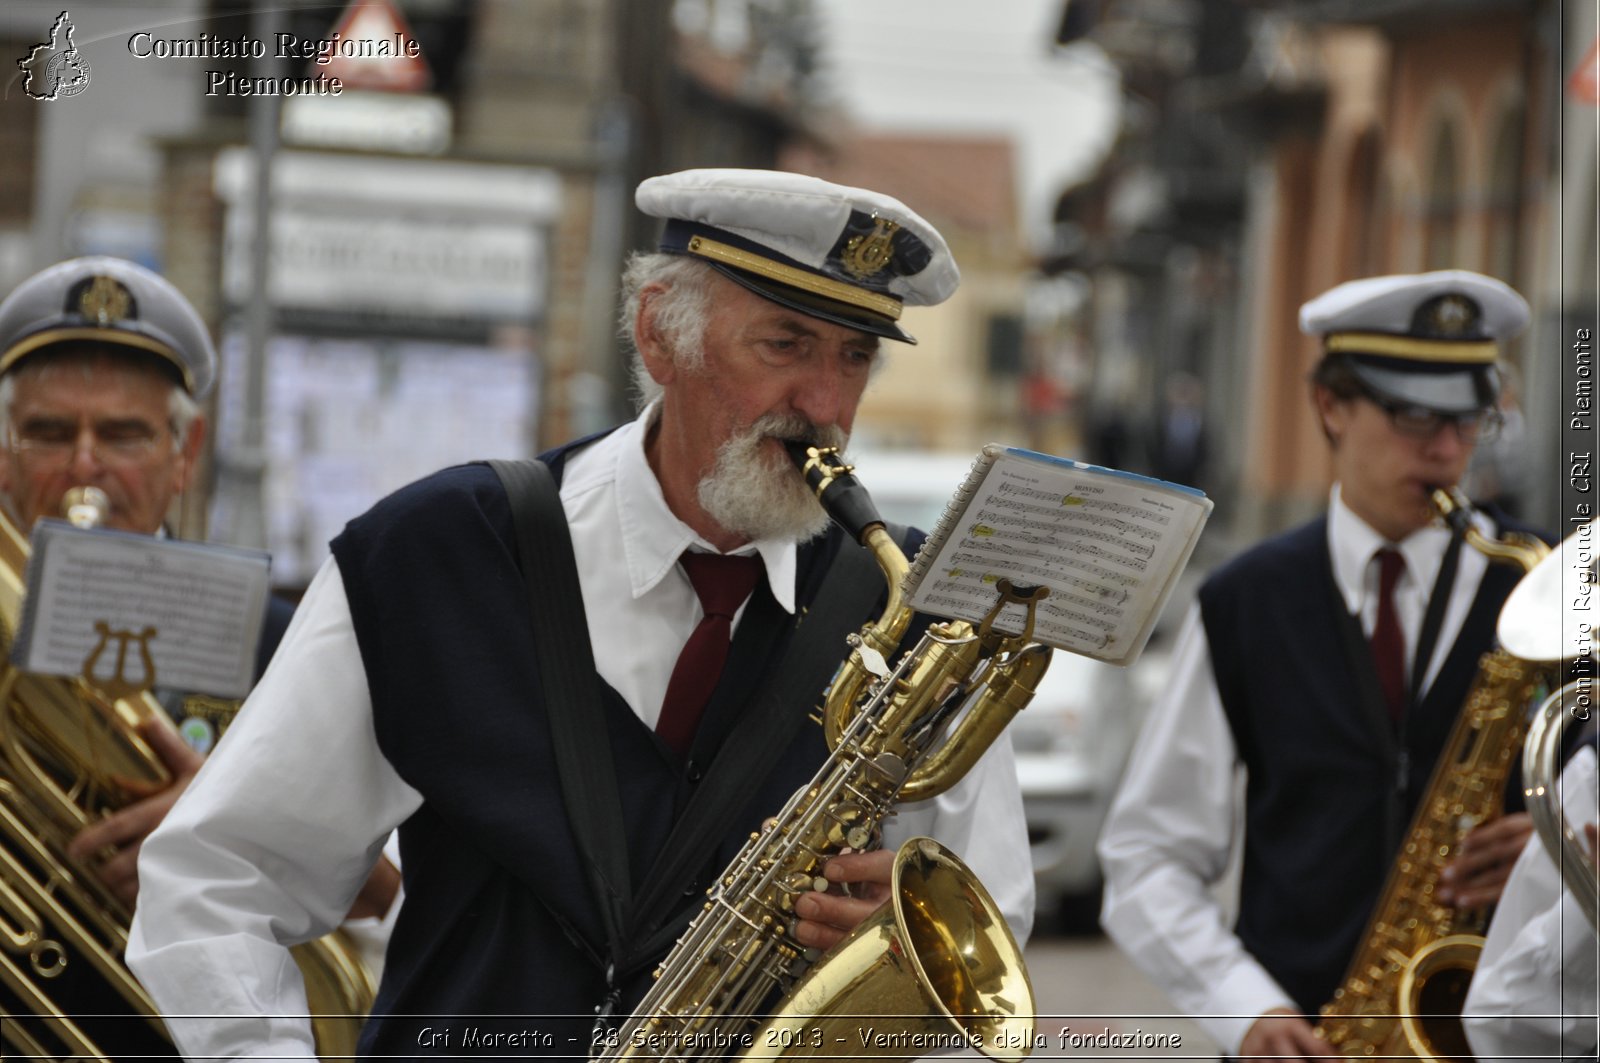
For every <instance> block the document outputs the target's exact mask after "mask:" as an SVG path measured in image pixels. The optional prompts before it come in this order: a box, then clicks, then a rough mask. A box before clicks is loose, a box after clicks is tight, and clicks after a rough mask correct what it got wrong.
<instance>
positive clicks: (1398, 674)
mask: <svg viewBox="0 0 1600 1063" xmlns="http://www.w3.org/2000/svg"><path fill="white" fill-rule="evenodd" d="M1377 557H1378V622H1377V623H1376V624H1375V625H1373V628H1372V660H1373V662H1374V663H1375V664H1376V665H1377V666H1378V685H1379V686H1380V687H1382V688H1383V700H1384V701H1385V702H1387V703H1388V706H1389V718H1390V719H1392V720H1398V719H1399V718H1400V713H1401V712H1402V711H1403V710H1404V709H1405V705H1406V637H1405V635H1404V633H1402V632H1401V630H1400V617H1399V615H1398V614H1397V613H1396V612H1395V611H1394V585H1395V584H1396V583H1398V582H1399V581H1400V573H1402V572H1404V571H1405V570H1406V561H1405V558H1403V557H1401V556H1400V551H1398V550H1393V549H1390V548H1388V547H1385V548H1384V549H1382V550H1379V551H1378V553H1377Z"/></svg>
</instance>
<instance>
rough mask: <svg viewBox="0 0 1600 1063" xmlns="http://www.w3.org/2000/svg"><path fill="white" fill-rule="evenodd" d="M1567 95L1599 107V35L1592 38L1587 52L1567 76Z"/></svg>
mask: <svg viewBox="0 0 1600 1063" xmlns="http://www.w3.org/2000/svg"><path fill="white" fill-rule="evenodd" d="M1567 95H1568V96H1570V97H1572V98H1573V99H1574V100H1576V101H1578V102H1579V103H1587V104H1588V105H1589V106H1591V107H1600V37H1596V38H1595V39H1594V44H1592V45H1591V46H1590V47H1589V54H1588V55H1586V56H1584V57H1583V62H1581V63H1579V64H1578V67H1577V69H1576V70H1574V71H1573V72H1572V75H1571V76H1570V77H1568V78H1567Z"/></svg>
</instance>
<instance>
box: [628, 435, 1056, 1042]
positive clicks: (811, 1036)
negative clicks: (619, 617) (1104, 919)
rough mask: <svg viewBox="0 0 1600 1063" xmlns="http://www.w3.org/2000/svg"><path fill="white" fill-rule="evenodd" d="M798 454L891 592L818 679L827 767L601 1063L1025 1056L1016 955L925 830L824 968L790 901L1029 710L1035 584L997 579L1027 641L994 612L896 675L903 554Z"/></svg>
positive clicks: (687, 941) (694, 931) (761, 840)
mask: <svg viewBox="0 0 1600 1063" xmlns="http://www.w3.org/2000/svg"><path fill="white" fill-rule="evenodd" d="M790 454H791V456H792V457H793V458H794V460H795V462H796V463H797V464H799V465H800V466H801V468H802V471H803V473H804V475H805V477H806V480H807V482H808V483H809V484H810V485H811V486H812V488H813V490H815V491H816V493H817V495H818V497H819V498H820V499H821V501H822V504H823V506H824V508H826V509H827V510H828V513H829V515H830V516H832V517H833V518H834V520H835V521H837V522H838V523H839V524H840V525H841V526H842V527H844V528H845V529H846V530H847V531H848V532H850V533H851V535H852V536H854V537H855V538H856V539H857V540H858V541H860V542H862V543H863V545H865V546H867V547H868V548H869V549H871V550H872V552H873V557H874V559H875V560H876V561H877V563H878V567H879V568H880V569H881V570H882V573H883V577H884V579H885V581H886V582H887V583H888V587H889V601H888V604H887V606H886V607H885V609H884V612H883V614H882V615H881V616H880V618H879V619H878V620H877V621H875V622H874V623H871V624H868V625H867V626H866V627H865V628H864V629H863V630H862V631H861V632H860V634H858V635H854V636H851V639H850V642H851V645H852V646H853V651H852V652H851V654H850V657H849V659H848V660H847V661H846V662H845V663H844V664H843V665H842V666H841V668H840V671H839V673H838V675H837V676H836V677H835V679H834V682H833V684H832V685H831V686H830V687H829V690H828V694H827V699H826V705H825V707H824V710H823V711H824V714H825V718H824V721H823V725H824V733H825V734H826V737H827V740H828V746H829V749H830V750H831V751H832V752H831V754H830V756H829V758H828V759H827V761H826V762H825V763H824V764H823V766H822V768H821V769H820V770H819V771H818V773H817V774H816V775H815V776H814V777H813V779H812V781H811V782H810V783H809V784H808V785H807V786H805V787H802V788H801V789H800V790H799V791H798V792H796V793H795V794H794V795H793V796H792V797H791V798H790V799H789V801H788V803H787V804H786V805H785V806H784V808H783V810H782V811H781V812H779V813H778V815H777V816H776V817H775V818H774V819H772V820H770V821H769V822H768V824H767V826H766V827H765V828H764V829H763V830H762V831H760V832H759V833H757V834H754V835H752V836H751V838H750V841H749V842H748V843H746V845H745V846H744V848H743V849H742V850H741V851H740V853H739V855H738V856H736V857H735V858H734V861H733V863H732V864H730V865H729V866H728V867H727V868H726V869H725V870H724V871H723V873H722V874H721V875H720V876H719V877H718V879H717V883H716V885H714V886H713V887H712V889H711V890H710V892H709V894H708V897H709V899H708V900H707V902H706V904H705V907H704V908H703V909H702V910H701V912H700V913H699V914H698V915H697V916H696V917H695V918H694V920H693V921H692V922H691V923H690V924H689V927H688V929H687V930H686V931H685V932H684V934H683V936H682V937H681V938H679V940H678V943H677V945H676V946H675V947H674V948H673V950H672V952H671V954H670V955H669V956H668V957H667V959H666V960H665V961H664V962H663V963H662V965H661V967H660V968H659V969H658V970H657V972H656V981H655V984H654V985H653V986H652V988H651V990H650V992H649V993H647V994H646V995H645V998H644V1000H643V1001H642V1002H641V1003H640V1005H639V1008H638V1010H637V1011H635V1012H634V1014H633V1015H632V1016H630V1017H629V1018H628V1019H627V1021H626V1022H624V1023H623V1025H622V1027H621V1028H620V1029H619V1030H618V1031H616V1032H615V1033H614V1034H612V1035H611V1040H610V1043H609V1044H608V1045H606V1046H605V1050H604V1052H603V1053H602V1054H601V1055H600V1057H599V1058H601V1059H607V1060H616V1059H660V1058H670V1059H674V1060H692V1059H702V1058H718V1059H721V1058H728V1057H735V1058H747V1059H763V1058H764V1059H770V1058H780V1057H790V1056H805V1055H821V1056H833V1057H835V1058H846V1057H852V1056H875V1057H882V1058H890V1059H909V1058H913V1057H917V1056H922V1055H926V1054H928V1053H929V1052H930V1050H934V1049H944V1048H949V1047H971V1048H976V1049H978V1050H979V1051H980V1052H982V1053H983V1054H984V1055H986V1056H989V1057H991V1058H994V1059H1000V1060H1018V1059H1021V1058H1022V1057H1023V1056H1026V1055H1027V1054H1028V1051H1029V1050H1030V1049H1031V1048H1032V1046H1033V1040H1034V1019H1033V1010H1034V1008H1033V987H1032V985H1031V983H1030V982H1029V980H1028V973H1027V969H1026V967H1025V966H1024V965H1023V962H1022V953H1021V949H1020V948H1019V947H1018V945H1017V943H1016V940H1015V938H1013V937H1012V936H1011V931H1010V929H1009V928H1008V927H1007V926H1006V924H1005V920H1004V919H1003V918H1002V917H1001V915H1000V912H999V910H998V909H997V908H996V906H995V904H994V901H993V900H992V899H991V898H990V897H989V895H988V894H987V893H986V892H985V891H984V889H983V887H982V886H981V885H980V884H979V883H978V881H977V880H976V878H974V877H973V875H972V873H971V872H970V871H968V870H967V868H966V867H965V866H964V865H963V864H962V863H961V861H960V860H959V859H957V858H956V857H955V856H954V855H953V854H951V853H950V852H949V851H948V850H946V849H944V848H943V847H942V846H940V845H939V844H938V843H936V842H934V841H933V840H931V839H928V838H914V839H912V840H910V841H908V842H906V844H905V845H903V846H902V847H901V849H900V851H899V853H898V854H897V855H896V858H895V870H894V876H893V883H892V888H891V897H890V900H889V901H888V902H886V903H885V905H884V906H883V908H882V909H880V910H879V912H878V913H876V915H874V916H873V917H871V918H869V919H867V920H866V921H864V922H863V923H862V924H861V925H860V926H858V927H857V928H856V929H855V930H854V931H852V932H851V934H850V935H848V936H847V937H846V938H845V940H844V941H842V942H841V943H840V944H839V945H837V946H835V947H834V948H833V949H831V950H830V951H829V952H827V953H826V954H824V955H823V956H822V957H821V958H820V959H815V960H814V957H812V956H810V955H808V953H807V950H806V949H805V948H804V947H803V946H801V945H800V944H799V943H797V942H796V941H794V939H793V938H791V937H790V936H789V927H790V925H791V924H792V922H793V910H794V903H795V901H796V900H797V899H798V898H799V897H801V896H802V895H804V894H805V893H806V892H807V891H808V890H811V889H813V888H822V887H823V886H825V885H826V884H825V882H822V880H820V879H819V878H818V875H819V874H820V868H821V865H822V863H823V862H824V861H825V860H826V859H827V858H828V857H830V856H832V855H834V854H836V853H838V852H840V851H841V850H842V849H843V848H845V847H847V846H848V847H850V848H853V849H867V848H871V847H872V846H873V845H874V844H876V842H877V840H878V837H879V827H880V825H881V823H882V821H883V819H884V817H885V816H887V815H888V814H889V813H890V811H892V808H893V806H894V804H895V803H896V802H897V801H900V800H911V799H917V800H920V799H923V798H927V797H932V796H935V795H937V794H939V793H942V792H943V791H944V790H946V789H948V788H949V787H951V786H953V785H954V784H955V783H956V782H957V781H958V780H959V779H960V778H961V776H962V775H964V774H965V773H966V772H967V771H968V770H970V768H971V767H972V765H973V764H974V763H976V761H977V759H978V757H980V756H981V755H982V754H983V752H984V750H986V749H987V748H988V747H989V745H990V744H991V743H992V742H993V741H994V740H995V739H996V738H997V737H998V736H999V734H1000V732H1001V731H1002V730H1003V729H1004V728H1005V726H1006V724H1007V723H1009V722H1010V721H1011V718H1012V717H1013V716H1015V714H1016V713H1017V712H1018V711H1020V710H1021V709H1022V708H1023V707H1024V706H1026V705H1027V703H1028V700H1029V699H1030V698H1031V697H1032V696H1033V691H1034V688H1035V687H1036V686H1037V685H1038V682H1039V679H1040V677H1041V676H1043V674H1044V671H1045V669H1046V668H1047V667H1048V665H1049V661H1050V650H1049V649H1048V648H1047V647H1045V646H1042V645H1039V644H1037V643H1034V642H1033V641H1032V640H1031V634H1032V618H1033V610H1032V604H1033V603H1036V602H1037V601H1038V600H1039V599H1041V598H1042V597H1043V592H1042V591H1034V592H1023V591H1018V590H1017V589H1016V588H1012V587H1010V586H1009V585H1007V586H1006V587H1005V588H1003V591H1002V598H1001V603H1002V604H1003V603H1005V602H1007V601H1018V602H1023V603H1025V604H1028V605H1029V609H1028V620H1027V624H1026V626H1025V629H1024V631H1023V632H1022V633H1021V634H1020V635H1006V634H1004V633H1002V632H1000V631H997V630H994V629H993V626H992V624H993V620H994V618H995V617H996V616H997V615H998V613H999V609H1000V605H999V604H997V605H996V607H995V610H994V612H993V613H991V614H990V617H989V619H988V620H986V621H985V622H984V623H983V624H981V625H980V626H979V627H978V628H977V629H974V628H973V627H972V626H971V625H970V624H967V623H965V622H961V621H951V622H948V623H936V624H934V625H932V626H931V627H930V628H929V630H928V633H927V634H926V635H924V636H923V637H922V639H921V640H920V641H919V642H918V644H917V646H916V648H915V649H913V650H912V651H910V652H909V653H907V654H906V655H905V656H904V657H902V658H901V659H900V661H899V663H898V664H897V665H895V666H894V667H893V668H891V667H890V666H889V665H888V663H887V661H886V660H885V657H886V655H888V654H890V653H893V652H894V651H895V648H896V647H897V646H898V644H899V642H900V639H901V637H902V636H903V635H904V634H905V632H906V630H907V628H908V627H909V626H910V623H911V619H912V610H911V609H910V608H909V607H907V606H906V605H905V603H904V600H903V598H902V596H901V583H902V581H903V579H904V577H905V575H906V573H907V571H908V565H907V562H906V558H905V556H904V555H903V554H902V553H901V551H900V548H899V547H898V546H897V545H896V544H895V542H894V539H893V538H892V537H891V536H890V535H889V534H888V532H887V531H885V529H884V526H883V522H882V520H881V519H880V518H879V517H878V515H877V513H876V511H875V510H874V508H873V506H872V503H871V500H870V498H869V497H868V496H867V494H866V491H865V490H864V489H862V488H861V486H860V485H859V484H858V483H857V482H856V481H855V478H854V477H853V476H852V475H851V472H852V470H851V469H850V467H849V466H847V465H844V464H843V463H842V462H840V461H839V459H838V455H837V453H836V452H835V451H834V450H832V449H831V448H829V449H822V450H819V449H817V448H811V447H805V446H803V445H801V444H790ZM963 708H965V709H966V711H965V713H964V714H963V712H962V710H963ZM775 1001H776V1003H775Z"/></svg>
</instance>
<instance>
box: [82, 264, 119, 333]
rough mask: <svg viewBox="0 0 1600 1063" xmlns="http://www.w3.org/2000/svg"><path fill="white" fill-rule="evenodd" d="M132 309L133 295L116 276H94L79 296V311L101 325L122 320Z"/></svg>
mask: <svg viewBox="0 0 1600 1063" xmlns="http://www.w3.org/2000/svg"><path fill="white" fill-rule="evenodd" d="M132 309H133V296H132V295H131V294H129V292H128V289H127V288H125V287H124V286H123V284H122V282H121V281H119V280H117V279H116V278H115V277H106V276H99V277H94V278H93V279H91V280H90V282H89V284H88V286H87V287H86V288H84V289H83V294H81V295H79V296H78V313H80V314H82V315H83V316H84V317H87V318H90V319H92V320H93V321H94V323H95V324H97V325H100V326H101V327H105V326H106V325H110V324H112V323H114V322H117V321H121V320H122V319H123V318H125V317H127V316H128V312H129V311H130V310H132Z"/></svg>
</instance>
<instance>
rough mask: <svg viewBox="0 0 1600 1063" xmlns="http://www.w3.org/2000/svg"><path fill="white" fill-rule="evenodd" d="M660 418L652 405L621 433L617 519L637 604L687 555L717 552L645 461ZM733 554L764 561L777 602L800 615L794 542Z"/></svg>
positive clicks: (766, 543) (771, 542)
mask: <svg viewBox="0 0 1600 1063" xmlns="http://www.w3.org/2000/svg"><path fill="white" fill-rule="evenodd" d="M659 415H660V404H659V402H652V403H651V404H650V405H649V406H646V407H645V409H644V412H642V413H640V414H639V416H638V417H637V418H636V419H634V420H633V421H632V422H631V423H629V424H627V425H624V426H623V427H622V428H620V429H618V430H617V431H618V434H619V436H620V437H621V438H619V440H618V443H619V446H618V448H617V470H616V475H617V518H618V520H619V522H620V523H621V527H622V549H623V553H624V554H625V555H626V562H627V566H628V582H629V585H630V586H631V588H632V590H633V597H634V598H635V599H638V598H642V597H643V596H644V595H645V594H647V593H649V591H650V590H651V588H653V587H655V585H656V584H658V583H660V582H661V581H662V579H664V578H665V577H666V575H667V573H669V572H671V571H672V570H673V568H674V567H675V566H676V565H677V563H678V557H679V556H680V555H681V554H682V553H683V552H684V551H685V550H700V551H704V552H706V553H716V552H717V550H716V548H715V547H713V546H712V545H711V544H710V543H708V542H706V541H705V540H704V539H702V538H701V537H700V536H699V535H698V534H696V533H695V530H694V529H693V528H691V527H689V526H688V525H687V524H685V523H684V522H683V521H681V520H679V519H678V517H677V515H676V514H675V513H673V512H672V510H671V509H670V508H668V506H667V500H666V496H664V495H663V494H662V493H661V484H660V482H659V481H657V480H656V475H655V472H654V471H653V470H652V469H651V468H650V462H649V460H648V459H647V458H646V457H645V452H644V444H645V440H646V438H647V437H648V436H649V429H650V426H651V425H652V424H653V423H654V422H655V419H656V417H657V416H659ZM733 552H734V553H735V554H743V555H751V554H754V555H758V556H760V558H761V563H762V564H763V565H764V566H765V567H766V570H767V586H768V587H770V588H771V589H772V596H773V598H774V599H776V600H777V602H778V604H779V605H781V606H783V608H784V610H785V611H786V612H789V613H793V612H794V611H795V589H794V584H795V573H796V571H797V568H798V561H797V558H798V556H799V551H798V548H797V546H796V544H795V542H794V540H793V539H782V540H779V539H761V540H759V541H757V542H754V543H749V544H747V545H745V546H742V547H740V548H739V549H737V550H735V551H733Z"/></svg>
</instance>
